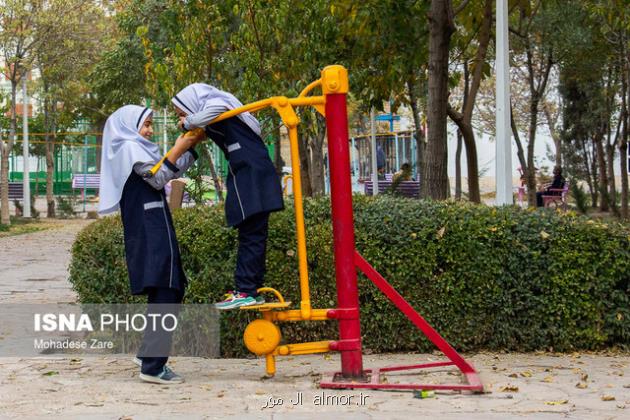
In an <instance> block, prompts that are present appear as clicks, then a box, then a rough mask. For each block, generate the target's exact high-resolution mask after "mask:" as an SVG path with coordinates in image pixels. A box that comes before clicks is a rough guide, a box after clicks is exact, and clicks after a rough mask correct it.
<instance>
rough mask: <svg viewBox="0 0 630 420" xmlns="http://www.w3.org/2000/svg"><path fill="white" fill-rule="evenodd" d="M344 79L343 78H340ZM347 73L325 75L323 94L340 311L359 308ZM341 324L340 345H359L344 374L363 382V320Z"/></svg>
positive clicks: (345, 357)
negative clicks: (349, 145)
mask: <svg viewBox="0 0 630 420" xmlns="http://www.w3.org/2000/svg"><path fill="white" fill-rule="evenodd" d="M339 76H341V77H339ZM344 78H345V80H346V82H345V83H347V72H346V70H345V69H343V68H342V67H341V66H330V67H327V68H325V69H324V70H323V71H322V91H323V93H324V94H325V95H326V128H327V133H328V158H329V161H330V196H331V197H330V198H331V199H330V202H331V207H332V221H333V237H334V251H335V274H336V280H337V307H338V309H339V310H341V311H350V310H356V309H357V308H358V307H359V292H358V287H357V272H356V267H355V265H354V218H353V213H352V184H351V177H350V150H349V147H348V110H347V106H346V95H347V90H346V89H347V86H345V85H344V82H343V80H344ZM338 322H339V338H340V341H357V342H358V343H359V345H358V346H357V348H356V349H355V350H344V351H342V352H341V372H342V375H343V377H344V378H345V379H353V380H363V378H364V373H363V358H362V352H361V326H360V321H359V317H358V315H357V317H353V318H346V317H342V318H340V319H339V320H338Z"/></svg>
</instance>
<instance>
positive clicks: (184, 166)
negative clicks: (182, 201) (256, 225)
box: [169, 147, 199, 178]
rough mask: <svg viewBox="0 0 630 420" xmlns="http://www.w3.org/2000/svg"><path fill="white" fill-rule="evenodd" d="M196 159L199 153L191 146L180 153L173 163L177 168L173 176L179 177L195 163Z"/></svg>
mask: <svg viewBox="0 0 630 420" xmlns="http://www.w3.org/2000/svg"><path fill="white" fill-rule="evenodd" d="M197 159H199V154H198V153H197V151H196V150H195V149H194V148H193V147H191V148H190V149H188V150H187V151H186V153H184V154H183V155H181V156H180V157H179V159H177V162H176V163H175V166H176V167H177V169H179V170H178V171H177V172H175V178H181V177H182V175H184V172H186V171H187V170H188V169H189V168H190V167H191V166H192V165H193V164H194V163H195V161H197ZM169 163H170V162H169Z"/></svg>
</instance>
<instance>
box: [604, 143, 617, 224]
mask: <svg viewBox="0 0 630 420" xmlns="http://www.w3.org/2000/svg"><path fill="white" fill-rule="evenodd" d="M614 161H615V146H613V145H612V144H607V145H606V173H607V176H608V202H609V204H610V208H611V209H612V211H613V213H614V214H615V215H616V216H619V209H618V208H617V186H616V185H615V165H614Z"/></svg>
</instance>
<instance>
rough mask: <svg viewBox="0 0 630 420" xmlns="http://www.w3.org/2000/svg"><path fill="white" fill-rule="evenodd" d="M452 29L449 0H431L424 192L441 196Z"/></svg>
mask: <svg viewBox="0 0 630 420" xmlns="http://www.w3.org/2000/svg"><path fill="white" fill-rule="evenodd" d="M454 30H455V27H454V24H453V10H452V7H451V1H450V0H432V1H431V6H430V12H429V98H428V107H427V108H428V115H427V117H428V119H427V125H428V136H427V150H426V152H427V153H426V162H425V167H424V171H423V177H422V178H423V182H422V190H423V193H424V196H426V197H430V198H432V199H436V200H443V199H445V198H446V197H447V194H448V191H447V190H448V172H447V163H448V162H447V160H446V158H447V156H448V149H447V133H446V118H447V115H446V112H447V101H448V58H449V50H450V40H451V35H452V34H453V32H454Z"/></svg>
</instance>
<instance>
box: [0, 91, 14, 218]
mask: <svg viewBox="0 0 630 420" xmlns="http://www.w3.org/2000/svg"><path fill="white" fill-rule="evenodd" d="M18 82H19V80H18V81H16V80H11V118H10V125H9V127H10V128H9V143H8V144H7V145H3V150H2V159H1V162H0V165H1V166H2V168H1V169H0V182H1V188H0V207H1V208H2V210H1V212H0V223H2V224H3V225H10V224H11V219H10V217H9V154H10V153H11V150H12V149H13V145H14V144H15V134H16V132H17V115H16V109H15V108H16V104H15V99H16V96H17V84H18Z"/></svg>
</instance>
